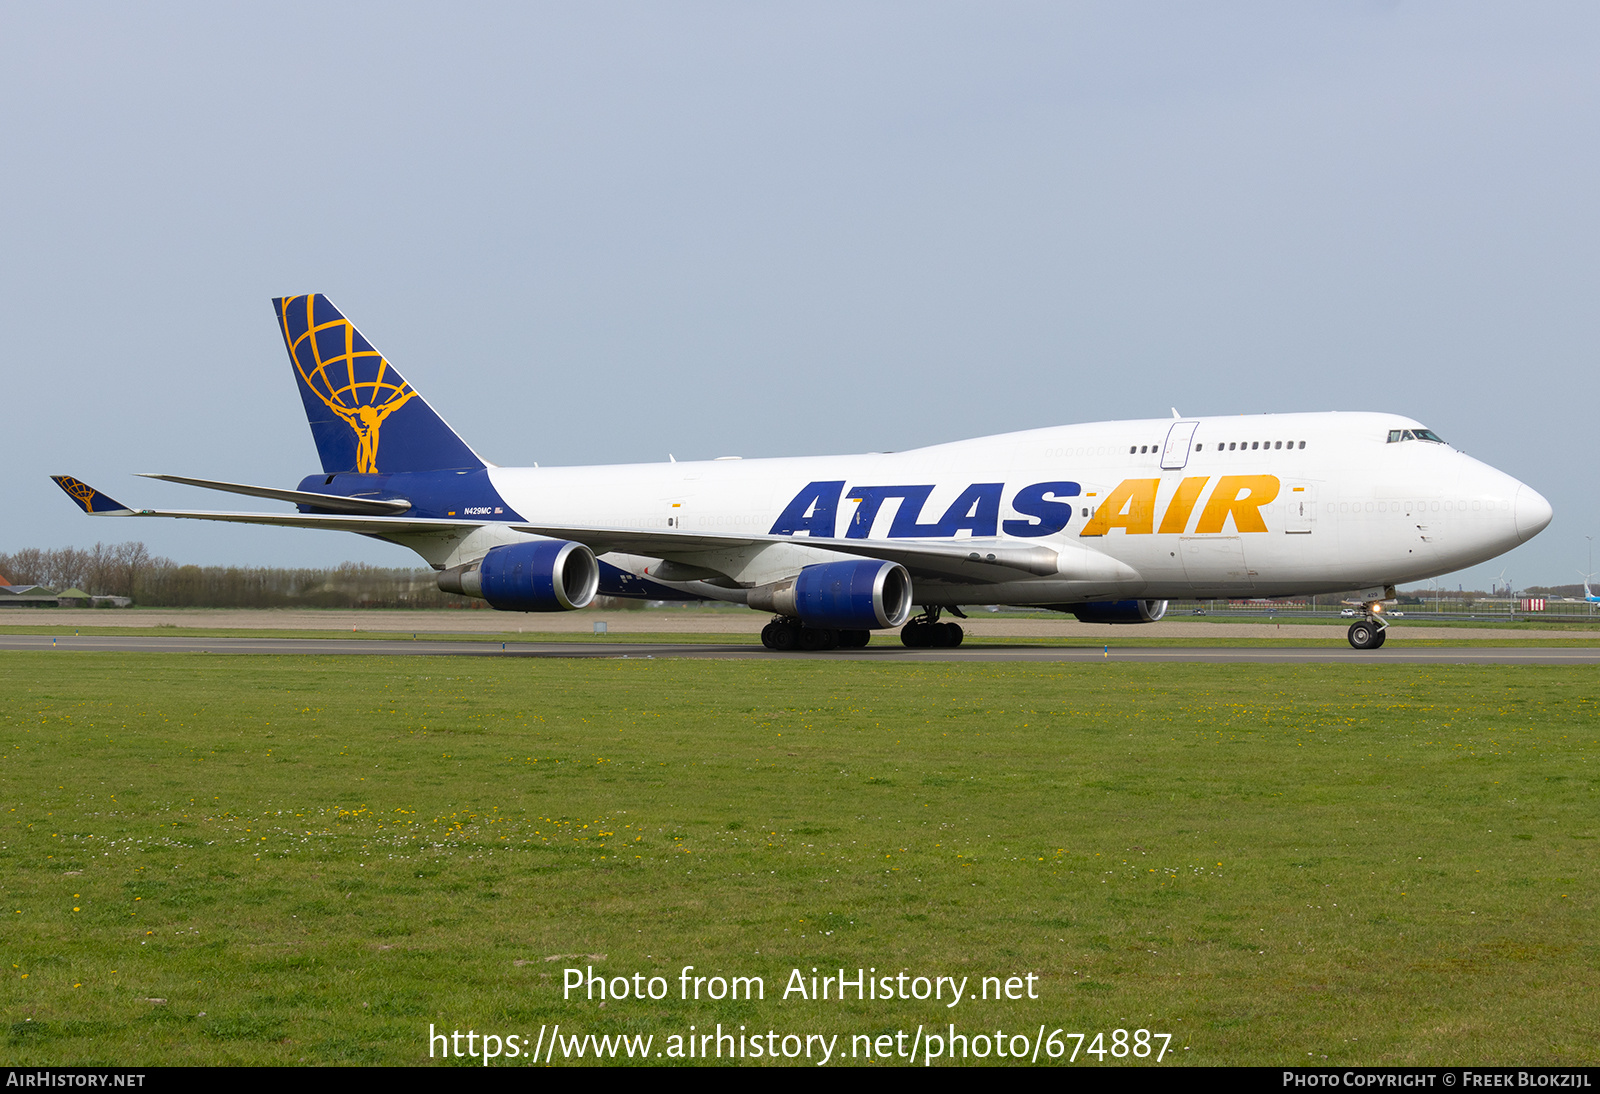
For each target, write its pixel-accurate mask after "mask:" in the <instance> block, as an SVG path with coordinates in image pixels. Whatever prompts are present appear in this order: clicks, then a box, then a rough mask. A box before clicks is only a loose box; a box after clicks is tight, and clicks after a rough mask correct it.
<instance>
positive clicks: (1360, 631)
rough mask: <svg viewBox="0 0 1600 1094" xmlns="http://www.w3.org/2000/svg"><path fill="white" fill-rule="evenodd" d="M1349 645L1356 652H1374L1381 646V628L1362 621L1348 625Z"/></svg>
mask: <svg viewBox="0 0 1600 1094" xmlns="http://www.w3.org/2000/svg"><path fill="white" fill-rule="evenodd" d="M1349 638H1350V644H1351V645H1352V646H1354V647H1355V648H1356V649H1358V650H1375V649H1377V648H1378V647H1379V646H1381V645H1383V628H1381V627H1379V626H1378V625H1377V624H1376V623H1371V622H1368V621H1367V620H1365V619H1362V620H1360V621H1358V622H1355V623H1352V624H1350V635H1349Z"/></svg>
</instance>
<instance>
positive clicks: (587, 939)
mask: <svg viewBox="0 0 1600 1094" xmlns="http://www.w3.org/2000/svg"><path fill="white" fill-rule="evenodd" d="M1595 683H1596V677H1595V674H1594V672H1593V670H1592V669H1586V668H1580V669H1562V668H1537V667H1518V668H1420V667H1417V668H1413V667H1403V666H1361V665H1357V666H1303V667H1294V668H1282V667H1266V666H1262V667H1254V666H1226V667H1220V668H1219V667H1208V666H1201V665H1194V666H1182V665H1165V666H1137V665H1120V664H1116V663H1114V662H1113V663H1109V664H1090V665H1078V666H1060V665H1046V664H1013V665H1005V664H896V665H887V666H886V665H876V664H859V663H850V662H807V661H800V660H783V661H778V660H774V661H738V662H715V661H713V662H705V661H673V660H658V661H641V660H627V661H621V660H618V661H599V662H596V661H528V660H517V661H477V660H473V661H470V662H469V661H464V660H457V659H446V658H441V659H423V658H403V659H401V658H394V659H386V658H357V657H340V658H327V659H323V658H310V657H308V658H291V657H272V658H249V657H226V658H224V657H216V656H204V655H196V656H188V655H158V656H141V655H91V654H82V655H76V654H75V655H60V654H54V655H52V654H46V653H40V654H30V653H9V654H5V655H3V657H0V725H3V726H4V742H3V749H0V751H3V754H4V763H3V765H0V788H3V791H4V794H3V801H0V817H3V822H4V826H3V830H0V897H3V900H4V904H3V905H0V914H3V915H4V917H5V919H6V920H7V924H6V925H7V930H6V931H4V932H3V933H0V951H3V952H0V961H3V962H4V970H5V972H6V974H7V975H6V979H5V988H4V994H3V1005H4V1008H5V1032H6V1036H7V1038H8V1041H7V1052H6V1055H7V1058H8V1062H10V1063H13V1064H18V1065H39V1064H91V1063H99V1064H122V1065H128V1064H183V1063H197V1064H198V1063H206V1064H219V1063H223V1064H225V1063H295V1062H299V1061H304V1062H307V1063H319V1064H329V1063H392V1064H413V1063H425V1062H427V1060H428V1041H427V1032H428V1027H429V1024H430V1023H432V1024H434V1025H435V1026H436V1027H438V1028H439V1029H442V1030H451V1029H460V1030H463V1031H465V1030H467V1029H469V1028H471V1029H473V1030H475V1031H478V1032H480V1033H481V1032H492V1033H495V1034H497V1035H507V1034H517V1035H521V1036H526V1037H528V1038H529V1039H530V1040H531V1039H532V1038H534V1037H535V1036H536V1035H538V1034H539V1032H540V1028H541V1026H544V1025H553V1024H554V1023H557V1022H560V1023H562V1026H563V1034H564V1035H565V1034H567V1033H572V1034H580V1033H595V1034H610V1033H618V1032H626V1033H630V1034H631V1033H639V1034H647V1035H652V1036H654V1037H655V1038H656V1040H655V1042H654V1044H655V1046H656V1048H657V1050H659V1049H661V1048H662V1047H663V1046H664V1045H665V1043H666V1041H665V1039H666V1038H667V1037H669V1036H671V1035H674V1034H678V1035H681V1034H683V1033H686V1032H687V1031H688V1027H689V1025H691V1024H693V1025H695V1026H696V1027H697V1030H698V1031H701V1032H703V1031H706V1030H708V1029H710V1028H713V1027H715V1026H716V1024H717V1023H718V1022H720V1023H722V1024H723V1026H724V1027H725V1028H731V1027H737V1026H740V1025H743V1026H745V1027H747V1029H748V1030H749V1031H751V1032H757V1031H759V1032H762V1033H765V1032H766V1031H767V1030H769V1029H770V1030H776V1031H777V1032H778V1034H779V1035H780V1036H781V1035H783V1034H787V1033H793V1034H799V1035H805V1034H834V1033H837V1034H840V1035H841V1036H840V1040H839V1042H838V1046H839V1047H838V1048H837V1050H836V1053H841V1054H846V1059H845V1060H844V1062H850V1060H849V1059H848V1052H849V1050H850V1046H851V1038H852V1036H853V1035H857V1034H872V1035H875V1036H876V1035H879V1034H882V1033H886V1032H887V1033H892V1032H894V1031H896V1030H900V1029H904V1030H906V1031H907V1039H908V1042H909V1039H910V1031H911V1030H914V1029H915V1028H916V1027H917V1026H918V1025H919V1024H920V1025H924V1026H926V1027H927V1028H929V1029H932V1028H934V1027H938V1028H939V1029H940V1030H941V1031H943V1030H944V1029H945V1027H947V1026H948V1025H949V1024H950V1023H955V1025H956V1026H957V1032H958V1033H965V1034H969V1035H971V1034H975V1033H978V1032H983V1031H986V1030H987V1031H989V1032H991V1033H992V1032H993V1031H994V1030H996V1029H1002V1030H1004V1031H1005V1032H1006V1035H1007V1036H1008V1037H1009V1036H1010V1035H1011V1034H1012V1033H1013V1031H1015V1032H1018V1033H1026V1034H1028V1036H1029V1037H1030V1038H1031V1037H1033V1036H1034V1035H1035V1033H1036V1031H1037V1030H1038V1028H1039V1027H1040V1026H1041V1024H1042V1025H1043V1026H1045V1027H1046V1029H1047V1031H1049V1030H1055V1029H1058V1028H1059V1029H1062V1030H1064V1031H1066V1033H1067V1034H1070V1033H1073V1032H1081V1033H1086V1034H1088V1035H1089V1036H1091V1037H1092V1036H1093V1035H1094V1034H1095V1033H1096V1032H1099V1031H1103V1032H1104V1033H1105V1034H1106V1036H1107V1038H1110V1036H1111V1031H1112V1030H1114V1029H1118V1028H1121V1029H1127V1030H1134V1029H1138V1028H1144V1029H1148V1030H1151V1031H1155V1032H1157V1033H1170V1034H1171V1035H1172V1040H1171V1042H1170V1047H1169V1048H1168V1050H1167V1055H1166V1059H1165V1063H1166V1064H1172V1063H1174V1062H1176V1063H1180V1064H1181V1063H1196V1064H1225V1063H1248V1064H1310V1063H1316V1064H1324V1063H1328V1064H1379V1063H1392V1064H1438V1063H1476V1064H1487V1063H1523V1064H1534V1063H1565V1064H1571V1063H1592V1062H1593V1061H1594V1059H1595V1055H1596V1049H1595V1045H1596V1043H1597V1034H1600V990H1597V989H1600V971H1597V970H1600V932H1596V930H1595V927H1594V925H1595V922H1596V911H1597V908H1596V885H1595V883H1596V880H1597V876H1600V869H1597V865H1600V864H1597V861H1596V854H1595V842H1594V841H1595V837H1596V836H1597V835H1600V811H1597V806H1600V767H1597V765H1596V757H1597V755H1600V719H1597V707H1600V703H1597V695H1596V692H1597V690H1600V689H1597V688H1596V686H1595ZM684 965H693V966H695V969H696V975H703V976H713V975H718V974H720V975H723V976H732V975H742V976H761V977H763V978H764V981H765V985H766V993H767V994H766V998H765V1000H764V1001H752V1002H745V1001H739V1002H737V1003H735V1002H731V1001H723V1002H711V1001H707V1000H701V1001H699V1002H693V1001H691V1002H683V1001H680V1000H679V999H677V998H676V996H677V992H678V988H679V979H678V977H679V971H680V969H681V968H682V967H683V966H684ZM569 966H575V967H588V966H593V968H594V969H595V970H596V972H603V973H604V974H605V975H607V976H612V977H614V976H631V975H632V974H633V973H635V972H638V973H643V974H644V975H645V976H646V977H648V976H651V975H661V976H662V977H664V978H665V979H666V980H667V982H668V983H670V985H671V989H672V994H671V995H669V997H668V998H666V999H664V1000H662V1001H659V1002H652V1001H644V1002H639V1001H635V1000H631V999H630V1000H612V1001H610V1002H608V1004H607V1006H605V1007H603V1008H602V1007H600V1006H599V1005H598V1003H597V1002H590V1001H587V1000H583V999H577V998H575V999H572V1000H570V1001H563V999H562V983H563V979H562V978H563V970H564V969H565V968H567V967H569ZM813 966H815V967H817V968H818V969H819V970H820V972H821V973H826V972H836V971H837V970H838V969H839V968H840V967H843V968H846V969H848V970H852V971H851V975H852V976H853V975H854V972H853V970H855V969H856V968H858V967H874V968H876V969H877V970H878V971H879V974H880V975H882V974H885V973H887V974H891V975H892V974H897V973H898V972H900V971H901V970H905V971H907V972H908V973H910V974H911V975H923V974H925V975H927V976H929V977H933V976H936V975H941V976H942V975H953V976H955V977H956V978H957V979H959V978H961V977H963V976H965V977H970V978H971V980H970V988H969V990H971V991H974V992H976V990H977V988H978V984H979V981H980V978H982V977H985V976H997V977H1001V978H1006V977H1010V976H1013V975H1016V976H1024V975H1026V974H1029V973H1033V974H1037V976H1038V978H1039V979H1038V980H1037V982H1036V983H1037V988H1036V991H1037V993H1038V995H1039V998H1038V999H1037V1000H1027V999H1021V1000H1015V1001H1012V1000H1002V1001H992V1000H991V1001H987V1002H986V1001H975V1000H970V999H969V1000H967V1001H964V1002H962V1003H960V1004H959V1005H958V1006H956V1007H954V1008H947V1007H945V1006H944V1005H943V1004H942V1003H940V1002H934V1001H931V1000H930V1001H922V1002H919V1001H884V1000H877V1001H873V1000H867V1001H862V1002H857V1001H854V1000H853V999H851V1000H849V1001H847V1002H844V1003H839V1002H836V1001H834V1000H831V999H830V1000H829V1001H827V1002H818V1001H808V1000H802V999H799V998H796V997H793V996H791V997H790V998H788V999H783V998H781V996H782V993H783V988H784V986H785V983H786V981H787V980H788V977H789V975H790V971H791V970H792V969H794V968H800V969H802V970H803V972H804V973H805V974H806V975H807V976H809V975H810V970H811V968H812V967H813ZM819 975H820V973H819ZM157 1000H159V1001H157ZM1106 1043H1109V1041H1107V1042H1106ZM1067 1044H1068V1047H1069V1048H1070V1047H1071V1042H1070V1041H1068V1042H1067ZM835 1058H836V1059H837V1058H838V1057H837V1055H836V1057H835ZM555 1061H556V1062H560V1061H561V1056H560V1055H559V1054H558V1055H557V1056H556V1057H555ZM517 1062H520V1061H517ZM652 1062H655V1061H654V1060H652ZM662 1062H665V1061H664V1060H663V1061H662ZM856 1062H861V1061H859V1060H857V1061H856ZM990 1062H995V1061H994V1060H993V1058H991V1059H990ZM1096 1062H1097V1061H1096V1060H1095V1058H1094V1057H1091V1056H1088V1055H1086V1054H1080V1056H1079V1063H1080V1064H1081V1063H1090V1064H1093V1063H1096ZM1104 1062H1105V1063H1106V1064H1108V1065H1109V1064H1113V1063H1120V1061H1117V1060H1114V1059H1112V1058H1110V1057H1107V1058H1106V1059H1105V1060H1104Z"/></svg>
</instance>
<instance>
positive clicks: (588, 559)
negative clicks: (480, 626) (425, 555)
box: [439, 539, 600, 612]
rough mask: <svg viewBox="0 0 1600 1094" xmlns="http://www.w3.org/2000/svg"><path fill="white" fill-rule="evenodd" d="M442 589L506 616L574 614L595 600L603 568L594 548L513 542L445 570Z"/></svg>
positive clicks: (552, 542) (563, 542)
mask: <svg viewBox="0 0 1600 1094" xmlns="http://www.w3.org/2000/svg"><path fill="white" fill-rule="evenodd" d="M439 588H441V589H443V590H444V591H445V592H447V593H461V594H462V595H464V596H475V597H478V598H480V599H482V600H487V601H488V602H489V606H490V607H491V608H497V609H499V610H500V611H503V612H569V611H572V610H573V609H574V608H586V607H588V606H589V602H590V601H591V600H593V599H594V594H595V591H596V590H597V589H599V588H600V563H599V561H598V560H597V559H596V558H595V557H594V552H593V551H591V550H589V548H587V547H585V546H584V545H583V544H581V543H573V542H571V541H569V540H559V539H554V540H541V541H540V542H538V543H514V544H511V545H509V546H506V547H496V548H495V549H494V550H492V551H490V552H489V553H488V554H486V555H484V556H483V557H482V558H481V559H479V560H478V561H477V562H473V563H469V564H468V565H466V566H456V567H453V568H451V569H449V570H445V571H444V572H443V573H441V574H440V575H439Z"/></svg>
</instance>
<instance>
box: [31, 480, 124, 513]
mask: <svg viewBox="0 0 1600 1094" xmlns="http://www.w3.org/2000/svg"><path fill="white" fill-rule="evenodd" d="M50 477H51V478H52V479H54V480H55V483H56V485H57V486H59V487H61V489H62V490H63V491H65V492H66V495H67V497H69V498H71V499H72V500H73V501H75V502H77V503H78V508H79V509H82V510H83V511H84V512H85V513H88V514H90V515H92V516H103V515H106V514H112V513H118V514H120V513H132V512H133V510H132V509H129V508H128V507H127V506H126V505H123V504H122V503H121V502H120V501H117V500H116V499H114V498H110V497H107V496H106V495H105V494H102V493H100V491H98V490H96V489H95V488H94V487H92V486H90V485H89V484H88V483H86V482H83V481H81V480H79V479H75V478H73V477H72V476H71V475H51V476H50Z"/></svg>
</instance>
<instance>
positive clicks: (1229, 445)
mask: <svg viewBox="0 0 1600 1094" xmlns="http://www.w3.org/2000/svg"><path fill="white" fill-rule="evenodd" d="M1238 447H1239V446H1238V445H1236V444H1234V443H1233V442H1232V441H1229V442H1228V451H1229V452H1232V451H1233V450H1234V449H1235V448H1238Z"/></svg>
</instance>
